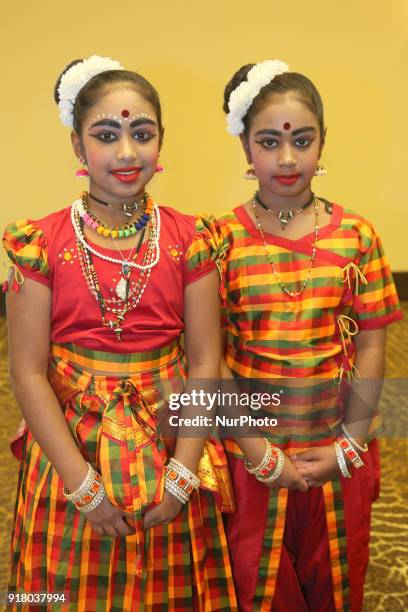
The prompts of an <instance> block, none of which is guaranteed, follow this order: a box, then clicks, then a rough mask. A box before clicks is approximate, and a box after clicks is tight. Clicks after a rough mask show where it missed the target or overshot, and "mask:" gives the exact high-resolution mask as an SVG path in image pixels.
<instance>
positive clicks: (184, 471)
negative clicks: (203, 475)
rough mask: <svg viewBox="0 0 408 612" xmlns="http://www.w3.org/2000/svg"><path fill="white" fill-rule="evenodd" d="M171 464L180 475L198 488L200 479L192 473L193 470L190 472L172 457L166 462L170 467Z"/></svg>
mask: <svg viewBox="0 0 408 612" xmlns="http://www.w3.org/2000/svg"><path fill="white" fill-rule="evenodd" d="M172 465H173V466H174V469H175V470H176V472H178V473H179V474H180V475H181V476H184V478H186V479H187V480H188V481H189V482H191V484H192V485H193V487H194V488H195V489H198V487H199V486H200V479H199V478H198V477H197V476H196V475H195V474H194V472H192V471H191V470H189V469H188V468H187V467H186V466H185V465H183V464H182V463H180V461H177V459H174V457H172V458H171V459H170V461H169V463H168V466H169V467H171V466H172Z"/></svg>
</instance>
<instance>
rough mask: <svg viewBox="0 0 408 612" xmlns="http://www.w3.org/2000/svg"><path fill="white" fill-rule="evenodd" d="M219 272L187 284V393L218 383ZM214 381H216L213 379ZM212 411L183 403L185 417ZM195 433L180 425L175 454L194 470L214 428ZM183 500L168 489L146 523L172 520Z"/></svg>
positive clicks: (211, 388)
mask: <svg viewBox="0 0 408 612" xmlns="http://www.w3.org/2000/svg"><path fill="white" fill-rule="evenodd" d="M218 282H219V281H218V274H217V272H216V271H215V270H214V271H213V272H210V273H209V274H207V275H206V276H204V277H202V278H200V279H198V280H197V281H195V282H193V283H190V284H189V285H187V287H186V289H185V294H184V304H185V305H184V323H185V351H186V356H187V364H188V379H187V382H186V385H185V388H184V393H190V392H191V391H192V390H193V389H196V388H197V382H199V381H202V385H201V384H200V388H203V389H204V390H205V391H211V390H213V391H214V389H213V387H214V385H215V386H216V384H217V380H218V376H219V371H218V369H219V362H220V354H221V339H220V320H219V305H218ZM211 381H213V383H211ZM204 412H205V414H206V415H207V416H208V415H211V412H208V411H206V410H205V409H204V408H202V407H198V408H197V406H193V405H191V406H183V408H182V411H181V415H180V416H182V417H183V418H193V417H194V416H197V414H204ZM194 429H195V435H194V436H191V428H188V427H185V428H183V427H182V426H180V427H179V430H178V436H177V442H176V449H175V453H174V458H175V459H177V461H180V463H182V464H183V465H185V466H186V467H187V468H188V469H189V470H191V471H192V472H194V473H195V472H196V471H197V465H198V462H199V460H200V457H201V454H202V451H203V447H204V444H205V441H206V439H207V437H208V433H209V430H210V428H209V427H203V428H201V429H200V430H199V431H197V428H194ZM180 509H181V503H180V502H179V501H178V500H177V499H176V498H175V497H174V496H173V495H171V493H168V491H165V493H164V497H163V501H162V502H161V503H160V504H159V505H158V506H156V507H155V508H153V509H152V510H150V511H148V512H147V513H146V515H145V527H146V528H149V527H152V526H153V525H157V524H163V523H168V522H169V521H171V520H172V519H173V518H174V517H175V516H176V515H177V514H178V513H179V511H180Z"/></svg>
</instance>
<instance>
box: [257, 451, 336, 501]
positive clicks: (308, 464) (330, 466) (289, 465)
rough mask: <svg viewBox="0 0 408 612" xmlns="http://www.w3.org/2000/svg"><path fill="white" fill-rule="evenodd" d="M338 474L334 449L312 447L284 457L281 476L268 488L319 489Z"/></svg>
mask: <svg viewBox="0 0 408 612" xmlns="http://www.w3.org/2000/svg"><path fill="white" fill-rule="evenodd" d="M338 474H339V466H338V464H337V457H336V451H335V450H334V447H333V446H332V445H331V446H321V447H314V448H310V449H309V450H307V451H303V452H299V453H298V454H297V455H292V456H291V457H287V456H286V457H285V467H284V468H283V471H282V474H281V475H280V476H279V478H277V480H276V481H274V482H273V483H272V484H271V485H269V486H270V487H271V488H276V487H283V488H285V489H297V490H299V491H307V490H308V489H309V487H321V486H322V485H323V484H324V483H325V482H327V481H328V480H331V479H332V478H335V477H336V476H337V475H338Z"/></svg>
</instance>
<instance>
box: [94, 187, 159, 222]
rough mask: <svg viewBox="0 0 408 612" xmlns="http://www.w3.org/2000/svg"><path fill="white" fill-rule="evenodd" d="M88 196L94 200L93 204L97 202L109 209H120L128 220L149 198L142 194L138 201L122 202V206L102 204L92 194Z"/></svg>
mask: <svg viewBox="0 0 408 612" xmlns="http://www.w3.org/2000/svg"><path fill="white" fill-rule="evenodd" d="M89 195H90V197H91V198H92V199H93V200H95V202H98V203H99V204H103V205H104V206H109V207H110V208H120V207H121V208H122V211H123V214H124V215H125V217H128V219H130V218H131V217H133V215H134V214H135V212H137V211H138V210H139V207H140V206H143V204H145V203H146V202H147V199H148V197H149V196H148V195H147V194H144V196H143V197H142V198H141V199H140V200H136V201H135V202H130V203H129V202H123V203H122V204H119V205H118V204H111V203H110V202H104V200H100V199H99V198H97V197H96V196H94V195H92V193H90V194H89Z"/></svg>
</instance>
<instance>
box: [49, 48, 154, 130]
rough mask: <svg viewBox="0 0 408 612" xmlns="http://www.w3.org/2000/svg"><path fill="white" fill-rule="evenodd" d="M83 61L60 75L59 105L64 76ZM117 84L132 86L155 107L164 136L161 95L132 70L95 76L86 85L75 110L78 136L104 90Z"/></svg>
mask: <svg viewBox="0 0 408 612" xmlns="http://www.w3.org/2000/svg"><path fill="white" fill-rule="evenodd" d="M82 61H83V60H81V59H77V60H74V61H73V62H71V63H70V64H68V66H66V67H65V68H64V70H63V71H62V73H61V74H60V76H59V78H58V80H57V82H56V84H55V87H54V100H55V102H56V103H57V104H58V103H59V100H60V98H59V92H58V88H59V86H60V83H61V79H62V77H63V75H64V74H65V73H66V72H67V70H69V69H70V68H72V66H75V65H76V64H79V63H80V62H82ZM116 83H126V84H128V85H130V86H131V87H132V89H135V90H136V91H137V92H138V93H139V94H140V95H141V96H142V97H143V98H144V99H145V100H146V101H147V102H149V103H150V104H151V105H152V106H153V108H154V110H155V113H156V116H157V123H158V126H159V132H160V136H162V135H163V125H162V114H161V105H160V99H159V94H158V93H157V91H156V89H155V88H154V87H153V85H151V84H150V83H149V81H147V80H146V79H145V78H144V77H142V76H141V75H140V74H138V73H137V72H132V71H130V70H107V71H105V72H101V73H100V74H97V75H95V76H94V77H92V78H91V79H90V80H89V81H88V82H87V83H85V85H84V86H83V87H82V89H81V90H80V91H79V93H78V95H77V97H76V100H75V104H74V109H73V125H74V130H75V131H76V133H77V134H78V135H80V134H81V130H82V125H83V121H84V117H85V115H86V113H87V112H88V111H89V109H90V108H92V106H93V105H94V104H96V102H97V100H98V97H99V96H100V94H101V93H102V92H103V90H104V89H105V88H106V87H108V86H109V85H114V84H116Z"/></svg>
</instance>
